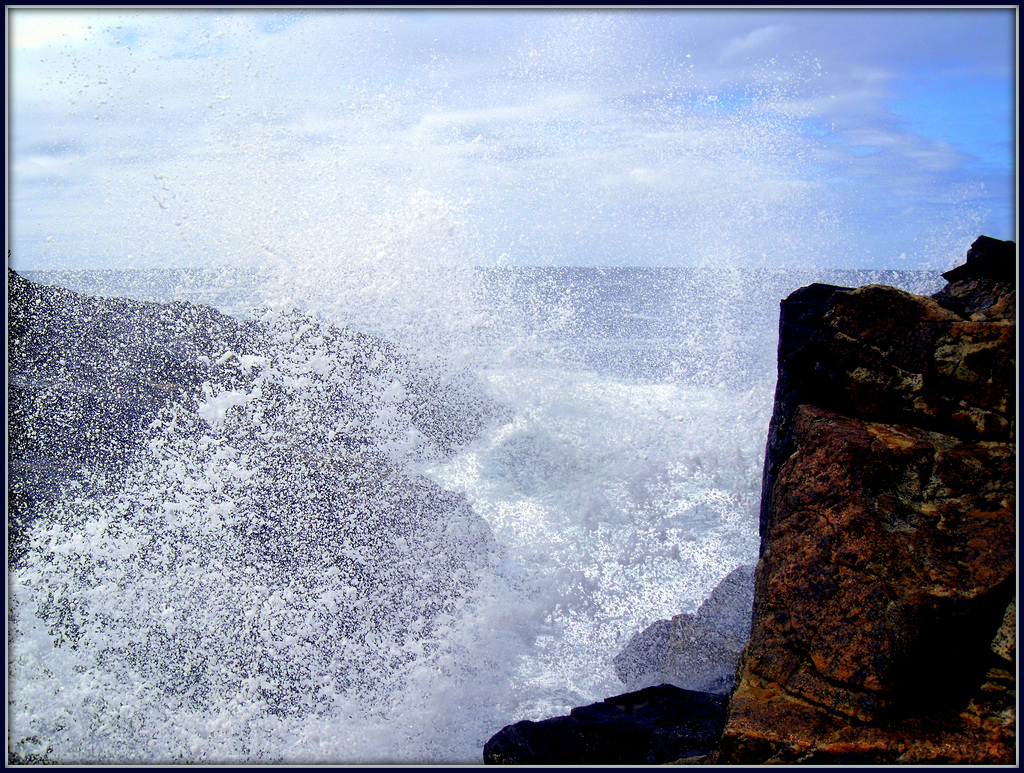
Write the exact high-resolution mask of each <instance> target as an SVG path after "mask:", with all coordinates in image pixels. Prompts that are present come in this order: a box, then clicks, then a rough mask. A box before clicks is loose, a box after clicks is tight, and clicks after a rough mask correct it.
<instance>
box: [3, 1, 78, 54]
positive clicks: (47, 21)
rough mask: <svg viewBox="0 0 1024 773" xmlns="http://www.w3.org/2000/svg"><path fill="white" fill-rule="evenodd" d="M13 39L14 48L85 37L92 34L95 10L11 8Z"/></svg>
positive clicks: (34, 46)
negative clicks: (90, 11) (93, 11)
mask: <svg viewBox="0 0 1024 773" xmlns="http://www.w3.org/2000/svg"><path fill="white" fill-rule="evenodd" d="M8 20H9V22H10V25H11V36H10V42H11V45H12V46H13V47H14V48H36V47H38V46H44V45H47V44H50V43H58V42H69V41H74V40H84V39H85V38H87V37H89V36H91V35H92V34H93V25H94V24H96V23H97V21H98V20H97V17H96V14H93V13H88V12H81V11H69V10H46V11H41V10H24V9H12V10H11V11H10V16H9V17H8Z"/></svg>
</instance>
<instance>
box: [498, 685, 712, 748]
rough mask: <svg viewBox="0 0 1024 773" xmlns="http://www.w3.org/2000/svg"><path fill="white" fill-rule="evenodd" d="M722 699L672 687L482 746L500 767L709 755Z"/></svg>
mask: <svg viewBox="0 0 1024 773" xmlns="http://www.w3.org/2000/svg"><path fill="white" fill-rule="evenodd" d="M725 706H726V698H725V697H724V696H720V695H711V694H708V693H702V692H693V691H690V690H683V689H680V688H678V687H673V686H671V685H661V686H659V687H648V688H645V689H643V690H639V691H637V692H631V693H626V694H624V695H617V696H615V697H614V698H608V699H606V700H604V701H602V702H600V703H592V704H591V705H589V706H582V707H580V708H576V709H573V710H572V711H571V712H570V714H569V715H568V716H563V717H554V718H552V719H545V720H543V721H541V722H531V721H529V720H524V721H522V722H516V723H515V724H514V725H508V726H507V727H505V728H503V729H502V730H501V731H500V732H499V733H497V734H496V735H494V736H493V737H492V738H491V739H490V740H489V741H488V742H487V744H486V746H484V762H485V763H487V764H492V765H493V764H504V765H537V764H545V765H622V764H634V765H658V764H662V763H666V762H671V761H673V760H677V759H680V758H690V757H698V756H700V755H704V754H707V752H708V751H709V750H710V749H711V747H712V745H713V744H714V742H715V741H716V740H717V739H718V736H719V734H720V733H721V732H722V724H723V722H724V721H725Z"/></svg>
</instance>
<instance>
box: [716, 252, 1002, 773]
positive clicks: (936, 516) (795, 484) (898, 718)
mask: <svg viewBox="0 0 1024 773" xmlns="http://www.w3.org/2000/svg"><path fill="white" fill-rule="evenodd" d="M1015 267H1016V249H1015V245H1014V244H1013V243H1012V242H999V241H997V240H992V239H988V238H987V237H982V238H980V239H978V240H977V241H976V242H975V243H974V245H972V248H971V251H970V252H969V253H968V260H967V263H966V264H965V265H964V266H961V267H958V268H957V269H954V270H953V271H951V272H947V274H946V275H944V276H945V277H946V278H947V279H948V280H949V282H950V284H949V285H948V286H947V287H946V288H945V289H944V290H943V291H941V292H940V293H937V294H936V295H935V296H934V297H932V298H927V297H922V296H914V295H910V294H908V293H905V292H902V291H900V290H896V289H894V288H890V287H881V286H869V287H862V288H859V289H856V290H851V289H845V288H836V287H831V286H827V285H812V286H811V287H808V288H804V289H802V290H799V291H797V292H796V293H794V294H792V295H791V296H790V297H789V298H787V299H786V300H785V301H784V302H783V304H782V314H781V320H780V343H779V382H778V386H777V391H776V401H775V413H774V416H773V419H772V424H771V428H770V431H769V438H768V448H767V455H766V462H765V473H764V492H763V495H762V497H763V498H762V510H761V535H762V544H761V559H760V561H759V563H758V567H757V571H756V583H755V601H754V614H753V625H752V630H751V639H750V642H749V644H748V646H747V648H746V650H745V652H744V656H743V659H742V660H741V664H740V667H739V669H738V672H737V673H738V678H737V687H736V690H735V691H734V693H733V695H732V699H731V703H730V710H729V718H728V721H727V724H726V728H725V731H724V734H723V737H722V741H721V745H720V748H719V750H718V752H717V753H716V755H715V756H714V761H715V762H718V763H720V764H757V763H765V762H783V763H793V762H795V763H830V762H831V763H842V762H846V763H884V762H918V763H929V762H955V763H1008V762H1013V761H1014V759H1015V755H1016V711H1015V703H1016V698H1015V691H1016V682H1015V677H1014V674H1015V672H1016V651H1015V648H1014V647H1013V646H1012V645H1011V644H1010V642H1011V641H1012V640H1014V639H1015V635H1016V603H1015V598H1016V474H1015V460H1016V390H1015V379H1016V357H1015V354H1016V288H1015V281H1014V277H1015V273H1016V271H1015Z"/></svg>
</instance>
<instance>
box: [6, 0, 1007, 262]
mask: <svg viewBox="0 0 1024 773" xmlns="http://www.w3.org/2000/svg"><path fill="white" fill-rule="evenodd" d="M7 32H8V35H7V55H8V57H7V83H8V102H7V130H8V135H7V138H8V142H7V159H8V167H7V168H8V188H7V216H8V229H7V239H8V249H9V253H8V254H9V256H10V257H9V264H10V265H12V266H13V267H14V268H16V269H22V270H25V269H38V268H95V267H140V268H146V267H160V266H184V265H207V264H211V263H217V262H222V263H227V264H235V265H251V264H259V263H261V262H265V261H279V262H284V263H287V262H289V261H293V260H294V261H299V260H306V261H318V260H335V261H350V262H353V261H354V262H358V261H372V260H374V259H375V256H379V255H381V254H383V253H384V252H386V251H398V250H403V251H405V252H407V253H409V254H414V255H417V256H418V257H417V258H416V259H417V260H423V261H429V260H432V259H434V258H435V257H436V258H437V259H439V260H440V259H451V256H452V255H455V254H457V255H458V256H459V259H460V260H467V261H471V262H474V263H475V264H477V265H505V264H509V265H548V264H556V265H558V264H564V265H575V264H579V265H608V266H613V265H652V266H674V265H683V266H686V265H698V266H722V265H724V266H729V267H733V266H735V267H748V266H766V267H778V268H798V267H806V266H828V267H850V268H901V269H912V268H928V269H936V268H937V269H946V268H949V267H950V266H952V265H954V264H955V263H957V262H962V260H963V256H964V254H965V253H966V250H967V248H968V247H969V245H970V243H971V242H972V241H973V240H974V238H976V237H977V236H978V235H980V234H983V233H984V234H988V235H990V236H993V237H996V238H1002V239H1016V228H1017V224H1016V201H1015V196H1016V188H1017V186H1016V57H1017V53H1016V9H1015V8H1013V7H1005V8H995V9H970V10H956V9H920V8H915V9H910V10H894V9H883V10H867V9H865V10H835V9H800V10H784V9H779V10H763V11H762V10H744V9H727V8H721V9H704V10H695V9H674V10H673V9H635V8H634V9H623V10H604V9H590V10H587V9H577V10H567V11H557V10H546V9H544V10H541V9H537V10H511V9H486V10H476V11H472V10H461V9H433V10H404V11H398V10H394V11H385V10H371V11H357V10H351V9H323V8H317V9H309V10H299V11H291V10H287V11H286V10H272V9H265V10H230V9H229V10H223V9H221V10H212V9H209V10H207V9H190V10H163V9H159V10H158V9H152V10H125V9H118V10H93V11H89V10H79V9H70V10H68V9H65V10H58V9H31V8H23V9H18V8H13V9H12V8H8V10H7Z"/></svg>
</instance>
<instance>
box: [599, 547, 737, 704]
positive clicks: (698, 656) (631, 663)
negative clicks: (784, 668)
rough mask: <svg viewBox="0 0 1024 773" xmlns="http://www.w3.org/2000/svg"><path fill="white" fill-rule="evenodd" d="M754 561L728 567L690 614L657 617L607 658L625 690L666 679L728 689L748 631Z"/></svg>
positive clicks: (714, 690) (716, 689) (686, 685)
mask: <svg viewBox="0 0 1024 773" xmlns="http://www.w3.org/2000/svg"><path fill="white" fill-rule="evenodd" d="M753 603H754V567H753V566H752V565H750V566H741V567H738V568H736V569H734V570H733V571H732V572H730V573H729V574H728V575H727V576H726V577H725V579H723V580H722V581H721V582H720V583H719V584H718V585H717V586H716V587H715V589H714V590H713V591H711V595H710V596H708V598H707V599H705V601H704V603H702V604H701V605H700V607H699V608H698V609H697V612H696V613H694V614H690V613H686V612H684V613H683V614H679V615H676V616H675V617H673V618H672V619H671V620H658V621H657V622H655V623H652V624H651V625H649V626H648V627H647V628H645V629H644V630H643V631H641V632H640V633H638V634H636V635H635V636H634V637H633V638H632V639H630V641H629V644H627V645H626V647H625V649H623V651H622V652H620V653H619V654H618V655H616V656H615V658H614V659H613V660H612V664H613V665H614V666H615V673H616V674H617V675H618V677H619V679H621V680H622V681H623V683H624V684H625V685H626V689H628V690H639V689H641V688H643V687H650V686H653V685H659V684H671V685H674V686H676V687H681V688H683V689H687V690H696V691H700V692H710V693H716V694H728V693H729V692H731V690H732V688H733V685H734V681H733V678H734V672H735V669H736V661H737V660H738V659H739V656H740V652H741V651H742V650H743V646H744V645H745V644H746V643H747V636H748V635H749V634H750V613H751V607H752V605H753Z"/></svg>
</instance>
